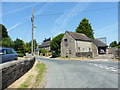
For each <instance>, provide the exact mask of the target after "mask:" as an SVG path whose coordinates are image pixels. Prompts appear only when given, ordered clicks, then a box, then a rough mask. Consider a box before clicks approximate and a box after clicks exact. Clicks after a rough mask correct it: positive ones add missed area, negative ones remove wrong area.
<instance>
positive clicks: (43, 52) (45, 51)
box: [39, 49, 47, 56]
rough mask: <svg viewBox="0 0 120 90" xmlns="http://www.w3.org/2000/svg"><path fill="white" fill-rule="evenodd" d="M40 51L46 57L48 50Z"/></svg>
mask: <svg viewBox="0 0 120 90" xmlns="http://www.w3.org/2000/svg"><path fill="white" fill-rule="evenodd" d="M39 51H40V53H42V54H43V56H45V53H47V50H46V49H40V50H39Z"/></svg>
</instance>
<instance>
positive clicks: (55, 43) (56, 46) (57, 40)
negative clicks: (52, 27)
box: [50, 34, 64, 54]
mask: <svg viewBox="0 0 120 90" xmlns="http://www.w3.org/2000/svg"><path fill="white" fill-rule="evenodd" d="M63 36H64V34H59V35H57V36H56V37H54V38H53V39H52V41H51V42H50V48H51V50H52V51H54V52H55V54H60V44H61V40H62V37H63Z"/></svg>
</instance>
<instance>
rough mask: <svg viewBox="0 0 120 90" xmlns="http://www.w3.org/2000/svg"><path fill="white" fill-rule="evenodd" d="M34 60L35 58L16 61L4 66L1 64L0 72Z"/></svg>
mask: <svg viewBox="0 0 120 90" xmlns="http://www.w3.org/2000/svg"><path fill="white" fill-rule="evenodd" d="M33 59H34V58H27V59H25V60H16V61H10V62H6V63H3V64H0V70H2V69H4V68H7V67H11V66H14V65H16V64H19V63H24V62H27V61H32V60H33Z"/></svg>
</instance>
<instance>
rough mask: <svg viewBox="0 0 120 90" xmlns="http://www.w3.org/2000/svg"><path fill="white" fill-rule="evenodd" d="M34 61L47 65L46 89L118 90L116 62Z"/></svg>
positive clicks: (39, 58)
mask: <svg viewBox="0 0 120 90" xmlns="http://www.w3.org/2000/svg"><path fill="white" fill-rule="evenodd" d="M36 59H37V60H39V61H42V62H44V63H45V64H46V65H47V72H46V75H45V79H46V86H45V87H46V88H118V62H110V61H109V62H108V61H107V62H105V61H104V62H103V61H89V60H88V61H87V60H86V61H78V60H57V59H47V58H41V57H36Z"/></svg>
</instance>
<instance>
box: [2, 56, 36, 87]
mask: <svg viewBox="0 0 120 90" xmlns="http://www.w3.org/2000/svg"><path fill="white" fill-rule="evenodd" d="M34 62H35V58H31V59H28V60H17V61H12V62H7V63H3V64H0V74H2V75H1V76H2V78H1V80H0V84H2V87H0V89H5V88H7V87H8V86H9V85H10V84H12V83H13V82H14V81H16V80H17V79H19V78H20V77H21V76H23V75H24V74H25V73H26V72H28V71H29V69H31V68H32V66H33V65H34Z"/></svg>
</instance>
